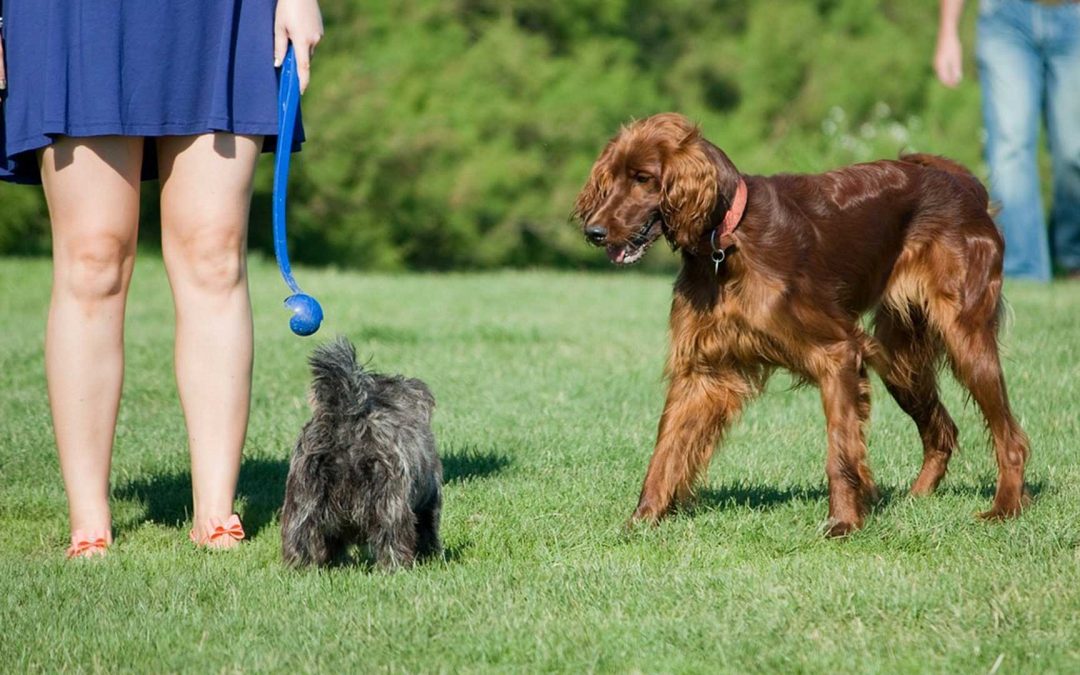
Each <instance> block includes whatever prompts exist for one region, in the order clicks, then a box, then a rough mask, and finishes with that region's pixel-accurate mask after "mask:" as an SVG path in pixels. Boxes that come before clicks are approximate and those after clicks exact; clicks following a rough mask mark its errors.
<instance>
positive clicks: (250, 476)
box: [113, 448, 510, 539]
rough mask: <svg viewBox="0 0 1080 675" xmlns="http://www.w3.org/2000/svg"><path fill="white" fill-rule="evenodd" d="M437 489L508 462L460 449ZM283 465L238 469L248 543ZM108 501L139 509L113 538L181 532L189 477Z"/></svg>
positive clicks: (274, 509)
mask: <svg viewBox="0 0 1080 675" xmlns="http://www.w3.org/2000/svg"><path fill="white" fill-rule="evenodd" d="M442 463H443V483H444V484H445V485H451V484H454V483H459V482H463V481H467V480H471V479H475V478H484V477H486V476H490V475H493V474H496V473H498V472H500V471H502V470H503V469H504V468H505V467H507V466H509V465H510V458H509V457H507V456H506V455H502V454H499V453H496V452H486V451H479V450H476V449H473V448H466V449H463V450H461V451H458V452H454V451H451V452H450V453H448V454H446V455H444V456H443V457H442ZM288 474H289V463H288V461H286V460H284V459H265V458H261V457H256V458H249V459H245V460H244V462H243V464H241V466H240V479H239V481H238V482H237V486H236V497H237V501H239V502H243V504H244V509H243V516H244V530H245V531H246V532H247V536H248V538H250V539H254V538H255V537H256V536H258V534H259V532H261V531H262V529H263V528H264V527H266V526H267V525H268V524H269V523H270V522H271V521H272V520H273V519H274V518H275V517H277V514H278V511H279V510H280V509H281V504H282V501H283V500H284V498H285V478H286V477H287V476H288ZM113 497H114V498H115V499H118V500H123V501H135V502H139V503H141V504H144V505H145V507H146V515H145V517H144V518H142V519H136V520H134V521H128V522H120V523H117V525H116V529H117V533H118V534H122V533H124V532H125V531H130V530H133V529H135V528H137V527H138V526H139V525H141V524H142V523H143V522H153V523H161V524H163V525H166V526H169V527H182V526H184V525H186V524H187V523H188V522H190V521H191V512H192V507H191V473H190V472H189V471H176V472H170V473H164V474H158V475H153V476H143V477H140V478H136V479H134V480H132V481H130V482H128V483H125V484H123V485H119V486H117V487H116V489H114V490H113Z"/></svg>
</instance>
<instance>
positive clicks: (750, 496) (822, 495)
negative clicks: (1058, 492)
mask: <svg viewBox="0 0 1080 675" xmlns="http://www.w3.org/2000/svg"><path fill="white" fill-rule="evenodd" d="M908 488H909V486H907V485H903V486H891V487H887V486H882V485H878V490H879V491H880V493H881V499H880V500H879V501H878V502H877V503H876V504H875V505H874V507H873V508H874V510H875V511H882V510H885V509H888V508H889V507H890V506H891V505H892V504H894V503H896V502H897V501H898V500H901V499H905V498H907V497H908V496H909V493H908ZM1045 488H1046V484H1045V483H1044V482H1043V481H1036V482H1029V483H1027V491H1028V495H1029V496H1030V497H1031V498H1032V499H1037V498H1038V496H1039V494H1040V493H1042V492H1043V491H1044V490H1045ZM994 490H995V484H994V483H993V482H990V483H983V484H982V485H950V484H949V483H948V482H946V483H944V484H942V486H941V487H940V488H938V493H939V494H950V495H960V496H965V497H980V498H982V499H986V500H992V499H993V498H994ZM828 496H829V490H828V488H827V487H826V485H825V484H824V483H822V484H821V485H817V486H807V485H795V486H788V487H782V488H777V487H772V486H768V485H744V484H739V485H721V486H718V487H708V488H704V489H702V490H700V491H699V492H698V498H697V500H696V502H695V503H694V504H693V505H691V507H690V508H689V509H687V512H688V513H690V514H693V513H695V512H696V513H703V512H707V511H717V510H720V511H722V510H726V509H730V508H739V507H743V508H749V509H751V510H754V511H764V510H767V509H771V508H775V507H777V506H782V505H784V504H787V503H788V502H793V501H818V500H824V499H827V498H828ZM926 498H927V499H933V495H930V496H928V497H926ZM919 499H922V497H920V498H919Z"/></svg>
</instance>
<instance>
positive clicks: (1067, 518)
mask: <svg viewBox="0 0 1080 675" xmlns="http://www.w3.org/2000/svg"><path fill="white" fill-rule="evenodd" d="M300 277H301V278H302V279H303V280H304V281H305V283H306V285H307V287H308V290H310V291H311V292H312V293H314V294H315V295H316V296H317V297H319V298H320V300H321V301H322V302H323V305H324V306H325V308H326V310H327V312H328V315H329V318H328V321H327V324H326V325H325V327H324V331H323V333H322V334H320V339H321V338H322V337H323V336H326V337H329V336H332V335H333V334H335V333H343V334H345V335H348V336H349V337H351V338H352V339H353V340H354V341H355V342H356V343H357V346H358V349H359V351H360V353H361V354H362V355H369V356H371V357H372V358H373V363H374V364H375V365H376V366H378V367H379V368H381V369H384V370H389V371H398V372H404V373H407V374H409V375H412V376H416V377H421V378H423V379H425V380H427V381H428V382H429V384H430V385H431V387H432V389H433V390H434V392H435V394H436V397H437V400H438V411H437V413H436V433H437V435H438V438H439V444H440V450H441V453H442V455H443V457H444V462H445V466H446V478H447V486H446V502H445V510H444V520H443V530H442V531H443V536H444V540H445V544H446V548H447V558H446V561H445V562H440V563H435V564H429V565H425V566H422V567H420V568H418V569H416V570H413V571H410V572H405V573H400V574H394V575H387V574H382V573H378V572H371V571H370V570H368V569H365V568H347V569H336V570H331V571H325V572H319V571H308V572H294V571H290V570H286V569H284V568H283V567H282V565H281V562H280V553H279V547H280V537H279V528H278V521H277V511H278V508H279V507H280V504H281V499H282V490H283V483H284V477H285V473H286V470H287V458H288V455H289V452H290V449H291V445H292V443H293V440H294V438H295V435H296V433H297V431H298V430H299V427H300V425H301V424H302V422H303V420H304V419H305V416H306V408H305V402H304V400H305V398H304V397H305V388H306V384H307V375H306V372H305V356H306V354H307V352H308V350H309V349H310V348H311V346H312V345H314V344H315V343H316V342H318V339H310V340H301V339H298V338H295V337H292V335H291V334H290V333H289V332H288V329H287V326H286V312H285V310H284V309H282V308H281V307H280V301H281V298H282V297H283V295H284V293H283V290H284V287H283V285H282V284H281V282H280V280H279V279H278V278H276V272H275V270H274V269H273V268H272V267H271V266H270V265H269V264H267V263H265V262H256V263H255V264H253V269H252V281H253V293H254V305H255V321H256V336H257V338H256V341H257V344H256V367H255V375H254V377H255V396H254V401H253V406H252V416H251V428H250V434H249V437H248V443H247V447H246V451H245V453H246V454H245V464H244V468H243V471H242V475H241V479H240V486H239V495H240V496H239V511H240V513H241V514H242V515H243V517H244V520H245V524H246V526H247V529H248V531H249V534H250V535H251V538H250V541H249V542H247V543H245V544H244V545H243V546H242V547H241V548H240V549H239V550H236V551H233V552H228V553H216V554H215V553H209V552H206V551H196V550H194V549H193V548H192V546H191V545H190V543H189V542H188V541H187V538H186V533H187V528H188V527H189V522H188V514H189V511H190V506H189V503H190V477H189V474H188V470H187V454H186V449H185V441H184V439H185V435H184V431H183V421H182V418H181V414H180V408H179V404H178V402H177V397H176V393H175V386H174V380H173V375H172V365H171V361H172V359H171V340H172V335H171V334H172V318H171V317H172V310H171V303H170V300H169V296H168V287H167V284H166V282H165V279H164V275H163V270H162V268H161V264H160V262H159V261H156V260H154V259H153V258H144V259H141V260H140V261H139V263H138V265H137V270H136V273H135V280H134V284H133V288H132V296H131V299H130V307H129V310H128V312H129V313H128V336H127V355H128V370H127V380H126V384H125V391H124V400H123V405H122V408H121V413H120V422H119V428H118V433H117V439H116V450H115V457H114V468H113V505H114V516H115V531H116V534H117V540H116V545H115V547H114V549H113V550H112V552H111V554H110V555H109V557H108V558H107V559H106V560H102V561H96V562H92V563H84V562H74V563H71V562H65V561H64V560H63V555H62V551H63V549H64V547H65V545H66V539H67V524H66V515H65V505H64V495H63V491H62V486H61V482H60V476H59V471H58V468H57V461H56V457H55V450H54V448H53V442H52V437H51V432H50V426H49V411H48V405H47V400H46V392H45V384H44V377H43V366H42V334H43V329H44V322H45V312H46V305H47V300H48V293H49V288H48V286H49V266H48V263H47V262H46V261H23V260H11V259H7V260H2V261H0V316H2V318H3V322H4V323H3V328H2V329H0V363H2V371H0V372H2V373H3V388H2V389H0V485H2V487H0V664H2V665H0V670H5V671H8V670H9V671H12V672H25V671H56V670H101V671H114V670H140V671H162V670H165V671H174V670H194V671H238V670H257V671H261V670H277V671H286V670H289V671H292V670H302V671H310V670H322V671H329V672H334V671H342V670H346V669H347V670H350V671H360V672H366V671H428V672H430V671H458V670H465V671H505V670H515V671H520V670H525V671H534V670H539V671H567V672H581V671H618V672H625V671H648V672H657V671H663V672H714V671H728V672H747V671H757V672H775V671H783V672H789V671H800V672H836V671H841V672H928V671H929V672H943V671H948V672H973V673H974V672H986V671H988V670H990V669H991V667H992V666H993V665H994V664H995V662H996V661H997V660H998V659H999V657H1000V664H999V667H1000V670H999V672H1002V673H1005V672H1062V673H1065V672H1077V670H1078V669H1080V456H1078V454H1077V450H1078V449H1080V448H1078V442H1077V441H1078V438H1080V415H1078V405H1080V384H1078V382H1080V365H1078V351H1080V286H1077V285H1076V284H1075V283H1074V284H1067V283H1059V284H1056V285H1054V286H1051V287H1048V288H1041V287H1034V286H1025V285H1012V286H1009V287H1008V289H1007V292H1008V296H1009V298H1010V301H1011V305H1012V309H1013V313H1014V317H1013V320H1012V323H1011V326H1010V328H1009V329H1008V331H1007V332H1006V334H1005V335H1004V340H1005V343H1006V345H1007V347H1006V349H1007V357H1006V375H1007V378H1008V383H1009V391H1010V394H1011V395H1012V398H1013V402H1014V407H1015V409H1016V411H1017V413H1018V415H1019V417H1020V419H1021V421H1022V423H1023V425H1024V426H1025V428H1026V429H1027V431H1028V433H1029V434H1030V436H1031V441H1032V447H1033V458H1032V462H1031V464H1030V472H1029V479H1030V483H1031V485H1032V487H1033V491H1034V492H1035V493H1036V500H1035V504H1034V506H1033V507H1032V508H1031V509H1030V510H1029V511H1028V512H1025V513H1024V515H1023V516H1022V517H1021V518H1020V519H1018V520H1015V521H1012V522H1008V523H1004V524H986V523H982V522H978V521H976V519H975V518H974V514H975V512H977V511H979V510H982V509H984V508H986V507H987V505H988V504H989V502H990V495H991V493H992V488H993V481H994V475H995V473H994V467H993V461H992V459H991V456H990V453H989V451H988V448H987V443H986V440H985V438H984V434H983V431H982V426H981V420H980V418H979V417H978V415H977V414H976V412H975V410H974V408H973V406H972V405H969V404H967V403H966V401H965V399H964V396H963V395H962V393H961V392H960V390H959V389H958V388H957V387H956V386H955V384H954V383H953V382H952V381H951V379H948V378H946V379H947V385H946V388H945V397H946V403H947V405H948V406H949V408H950V410H951V411H952V412H953V415H954V417H956V419H957V423H958V424H959V425H960V427H961V444H962V451H961V452H960V453H959V454H958V455H957V456H956V458H955V459H954V460H953V464H952V469H951V472H950V474H949V477H948V478H947V480H946V482H945V484H944V486H943V488H942V490H941V491H940V492H939V493H938V494H937V495H935V496H933V497H931V498H928V499H919V500H913V499H910V498H908V497H907V496H905V494H904V488H905V486H906V485H907V484H908V483H909V481H910V480H911V479H913V478H914V476H915V473H916V471H917V469H918V466H919V462H920V459H921V451H920V447H919V442H918V438H917V436H916V433H915V429H914V426H913V424H912V423H911V422H910V420H908V419H907V418H906V417H904V416H903V414H902V413H901V412H900V411H899V409H898V408H897V407H896V406H895V404H893V403H892V401H891V400H889V399H888V397H887V396H886V395H885V394H884V391H883V389H882V387H881V386H880V383H878V382H875V390H874V394H875V397H874V402H875V408H874V413H873V423H872V427H871V433H870V450H871V462H872V466H873V468H874V470H875V472H876V476H877V478H878V481H879V483H880V485H881V486H882V488H883V489H884V491H885V493H886V496H887V498H886V501H885V503H884V504H883V505H882V506H881V507H880V508H878V509H877V510H876V511H875V512H874V513H873V514H872V516H871V517H870V519H869V521H868V525H867V527H866V529H865V530H863V531H862V532H860V533H858V534H856V535H855V536H853V537H851V538H849V539H848V540H845V541H827V540H825V539H823V538H822V537H821V535H820V533H819V530H820V526H821V524H822V522H823V520H824V518H825V515H826V496H825V491H824V487H825V484H824V452H825V450H824V445H825V437H824V428H823V426H824V425H823V419H822V415H821V410H820V407H821V406H820V402H819V400H818V395H817V392H816V390H813V389H797V390H792V389H790V388H789V387H788V381H787V380H786V379H785V378H783V377H778V378H777V379H775V380H774V382H773V383H772V386H771V387H770V390H769V391H768V392H767V393H766V395H765V396H763V397H762V398H761V399H760V400H759V401H757V402H756V403H755V404H753V405H751V406H750V407H749V408H748V410H747V412H746V414H745V415H744V416H743V419H742V420H741V421H740V422H739V423H738V424H737V425H736V426H735V428H734V430H733V432H732V433H731V435H730V437H729V440H728V441H727V443H726V445H725V447H724V448H723V449H722V451H720V452H718V453H717V456H716V459H715V460H714V462H713V465H712V468H711V471H710V475H709V479H708V482H707V484H706V486H705V487H704V488H703V490H702V491H701V496H700V500H699V502H698V504H697V506H696V508H694V509H693V510H692V511H690V512H687V513H683V514H681V515H679V516H677V517H675V518H674V519H671V520H669V521H667V522H665V523H663V524H662V525H661V526H659V527H657V528H655V529H651V530H642V531H634V532H632V533H629V534H628V533H625V532H624V531H623V529H622V526H623V523H624V521H625V518H626V517H627V516H628V515H629V513H630V511H631V509H632V507H633V506H634V503H635V500H636V497H637V490H638V487H639V484H640V480H641V478H642V476H643V473H644V469H645V465H646V462H647V461H648V457H649V454H650V452H651V449H652V442H653V434H654V430H655V426H656V421H657V417H658V414H659V412H660V407H661V404H662V399H663V394H664V390H663V382H662V380H661V375H660V374H661V368H662V364H663V360H664V356H665V346H666V335H665V323H666V313H667V307H668V302H669V293H670V284H671V280H670V279H669V278H667V277H659V276H645V275H635V274H573V273H546V272H535V273H493V274H461V275H403V276H372V275H361V274H344V273H340V272H335V271H313V270H304V271H303V273H302V274H301V275H300Z"/></svg>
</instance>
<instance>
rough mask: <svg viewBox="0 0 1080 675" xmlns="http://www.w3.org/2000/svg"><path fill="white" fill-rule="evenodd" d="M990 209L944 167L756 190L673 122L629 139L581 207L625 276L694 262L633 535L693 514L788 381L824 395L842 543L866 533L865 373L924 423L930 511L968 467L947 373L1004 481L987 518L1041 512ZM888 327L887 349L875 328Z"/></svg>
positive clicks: (585, 223)
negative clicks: (870, 317) (754, 417)
mask: <svg viewBox="0 0 1080 675" xmlns="http://www.w3.org/2000/svg"><path fill="white" fill-rule="evenodd" d="M987 207H988V198H987V192H986V189H985V188H984V187H983V186H982V185H981V184H980V183H979V181H978V180H977V179H976V178H975V177H974V176H973V175H972V174H971V173H970V172H969V171H968V170H967V169H965V168H964V167H963V166H961V165H959V164H957V163H955V162H952V161H950V160H947V159H944V158H941V157H934V156H930V155H905V156H903V157H901V159H900V160H899V161H889V160H883V161H878V162H872V163H869V164H859V165H855V166H851V167H847V168H843V169H839V170H836V171H831V172H829V173H825V174H820V175H776V176H768V177H765V176H744V175H741V174H740V173H739V172H738V171H737V170H736V169H735V166H734V165H733V164H732V163H731V160H729V159H728V158H727V156H726V155H725V154H724V153H723V152H722V151H721V150H720V149H719V148H717V147H716V146H714V145H713V144H711V143H709V142H708V141H707V140H705V139H704V138H703V137H702V136H701V134H700V132H699V131H698V129H697V127H696V126H694V125H693V124H692V123H691V122H689V121H688V120H687V119H686V118H685V117H683V116H681V115H677V114H671V113H668V114H662V115H656V116H654V117H650V118H648V119H646V120H642V121H639V122H635V123H633V124H631V125H630V126H628V127H625V128H623V129H622V130H621V131H620V132H619V134H618V135H616V136H615V138H613V139H612V140H611V141H610V142H609V143H608V144H607V147H605V148H604V151H603V152H602V153H601V154H600V158H599V159H598V160H597V161H596V164H595V165H594V166H593V168H592V172H591V175H590V176H589V181H588V183H587V184H586V185H585V188H584V189H583V190H582V192H581V194H580V195H579V196H578V199H577V203H576V205H575V214H576V216H577V217H578V218H579V219H580V220H581V222H582V227H583V230H584V232H585V235H586V237H587V238H588V239H589V240H590V241H591V242H592V243H593V244H595V245H597V246H605V247H606V248H607V254H608V257H610V258H611V260H612V261H613V262H615V263H617V264H627V263H632V262H636V261H637V260H639V259H640V258H641V257H642V255H644V253H645V250H646V249H647V248H648V247H649V246H650V245H651V244H652V243H653V242H654V241H656V240H657V239H658V238H659V237H660V236H661V235H663V236H665V237H666V238H667V239H668V241H669V242H670V243H671V245H672V246H673V247H676V248H677V249H679V250H680V251H681V253H682V258H683V267H682V271H681V272H680V273H679V277H678V280H677V281H676V283H675V293H674V295H675V297H674V300H673V302H672V306H671V354H670V357H669V359H668V364H667V376H668V378H669V380H670V385H669V389H668V395H667V403H666V404H665V406H664V412H663V415H662V417H661V418H660V428H659V433H658V437H657V441H656V449H655V450H654V452H653V456H652V460H651V461H650V463H649V469H648V473H647V474H646V476H645V483H644V485H643V487H642V490H641V497H640V499H639V501H638V506H637V510H636V511H635V512H634V515H633V519H634V520H646V521H656V520H658V519H659V518H661V517H663V516H664V515H666V514H667V513H668V512H669V511H670V510H671V509H672V507H673V506H675V505H676V504H677V503H678V502H680V501H682V500H683V499H685V498H687V497H689V496H690V495H691V492H692V489H693V486H694V482H695V479H696V478H697V477H698V475H699V474H700V473H701V472H702V470H703V469H704V468H705V467H706V465H707V464H708V461H709V458H710V456H711V455H712V452H713V448H714V446H715V444H716V442H717V439H718V437H719V436H720V434H721V432H722V430H723V429H724V427H725V426H726V425H727V424H728V423H729V422H731V421H732V419H733V418H734V417H735V416H736V414H737V413H738V412H739V410H740V408H741V407H742V406H743V404H744V402H745V401H747V399H749V398H750V397H751V396H753V395H754V394H756V393H757V392H759V391H760V390H761V388H762V386H763V385H764V383H765V380H766V379H767V378H768V376H769V374H770V373H771V372H772V371H773V369H775V368H777V367H782V368H786V369H788V370H790V371H791V372H792V373H794V374H795V375H796V376H798V377H800V378H803V379H805V380H806V381H809V382H813V383H815V384H816V385H817V386H818V387H820V389H821V398H822V403H823V404H824V408H825V417H826V422H827V430H828V458H827V460H826V464H825V473H826V475H827V476H828V480H829V529H828V532H829V534H830V535H833V536H839V535H844V534H847V533H849V532H851V531H853V530H855V529H857V528H859V527H861V526H862V524H863V518H864V516H865V514H866V510H867V507H868V505H869V504H870V503H871V502H873V501H874V500H876V499H877V495H878V492H877V488H876V487H875V486H874V482H873V478H872V476H871V473H870V469H869V468H868V467H867V465H866V441H865V439H864V435H863V427H864V426H865V424H866V421H867V419H868V418H869V415H870V383H869V380H868V379H867V374H866V364H869V365H870V366H871V367H873V368H874V370H876V371H877V372H878V374H879V375H880V376H881V377H882V378H883V379H884V380H885V384H886V387H887V388H888V390H889V393H890V394H892V396H893V398H894V399H896V402H897V403H899V404H900V407H901V408H903V409H904V411H905V412H907V414H908V415H910V416H911V417H912V419H914V420H915V424H916V425H917V426H918V429H919V434H920V436H921V437H922V442H923V464H922V470H921V471H920V473H919V476H918V478H916V480H915V484H914V485H913V486H912V488H911V491H912V493H914V494H926V493H929V492H932V491H933V490H934V489H935V488H936V487H937V485H938V483H939V482H941V479H942V477H943V476H944V475H945V470H946V467H947V466H948V462H949V457H950V456H951V455H952V452H953V449H954V448H955V447H956V425H955V424H953V421H952V419H951V418H950V417H949V413H948V412H946V410H945V408H944V407H943V406H942V404H941V400H940V399H939V398H938V389H937V376H936V373H937V369H938V366H939V365H940V363H941V356H942V354H944V355H945V356H946V357H947V358H948V362H949V364H950V365H951V366H952V371H953V373H954V374H955V375H956V377H957V379H958V380H959V381H960V382H961V383H962V384H963V385H964V386H965V387H966V388H967V389H968V391H970V392H971V395H972V397H973V398H974V399H975V402H976V403H977V404H978V406H979V408H980V409H981V411H982V413H983V415H984V416H985V418H986V422H987V425H988V427H989V429H990V434H991V435H992V437H993V443H994V450H995V454H996V457H997V464H998V482H997V492H996V493H995V495H994V503H993V506H992V507H991V508H990V510H989V511H987V512H986V513H983V514H982V516H983V517H984V518H1004V517H1008V516H1015V515H1016V514H1018V513H1019V512H1020V510H1021V508H1023V506H1024V505H1025V504H1026V501H1027V497H1026V494H1025V490H1024V463H1025V462H1026V460H1027V457H1028V441H1027V437H1026V436H1025V435H1024V432H1023V430H1022V429H1021V428H1020V425H1019V424H1017V422H1016V420H1015V419H1014V418H1013V415H1012V412H1011V411H1010V409H1009V400H1008V397H1007V395H1006V392H1005V380H1004V377H1003V376H1002V372H1001V365H1000V362H999V359H998V345H997V329H998V323H999V319H998V317H999V311H1000V307H1001V302H1000V301H1001V259H1002V250H1003V242H1002V238H1001V235H1000V234H999V233H998V231H997V228H996V227H995V226H994V222H993V220H992V219H991V217H990V215H989V213H988V211H987ZM871 310H873V311H874V325H875V328H874V335H873V336H870V335H868V334H866V333H865V332H864V331H863V329H862V327H861V325H860V321H859V319H860V316H861V315H862V314H863V313H865V312H868V311H871Z"/></svg>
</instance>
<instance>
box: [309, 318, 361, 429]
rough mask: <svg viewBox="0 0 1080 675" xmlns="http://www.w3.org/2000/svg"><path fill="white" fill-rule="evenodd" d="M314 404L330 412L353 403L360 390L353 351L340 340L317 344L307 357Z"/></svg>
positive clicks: (348, 344) (344, 341) (350, 345)
mask: <svg viewBox="0 0 1080 675" xmlns="http://www.w3.org/2000/svg"><path fill="white" fill-rule="evenodd" d="M308 364H309V365H310V366H311V375H312V383H311V392H312V395H313V396H314V399H315V402H316V403H317V404H318V405H320V406H321V407H322V408H323V409H324V410H328V411H332V410H335V409H337V408H339V407H340V406H341V405H344V404H346V403H348V402H349V401H354V400H356V398H358V397H359V396H360V394H361V393H362V391H363V390H364V386H363V381H362V380H363V378H364V376H365V374H364V371H363V369H362V368H360V366H359V365H357V363H356V348H355V347H353V345H352V343H351V342H349V341H348V340H347V339H345V338H344V337H341V336H339V337H337V338H335V339H334V340H333V341H331V342H327V343H326V344H324V345H321V346H319V347H317V348H316V349H315V351H313V352H312V353H311V356H310V357H308Z"/></svg>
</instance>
